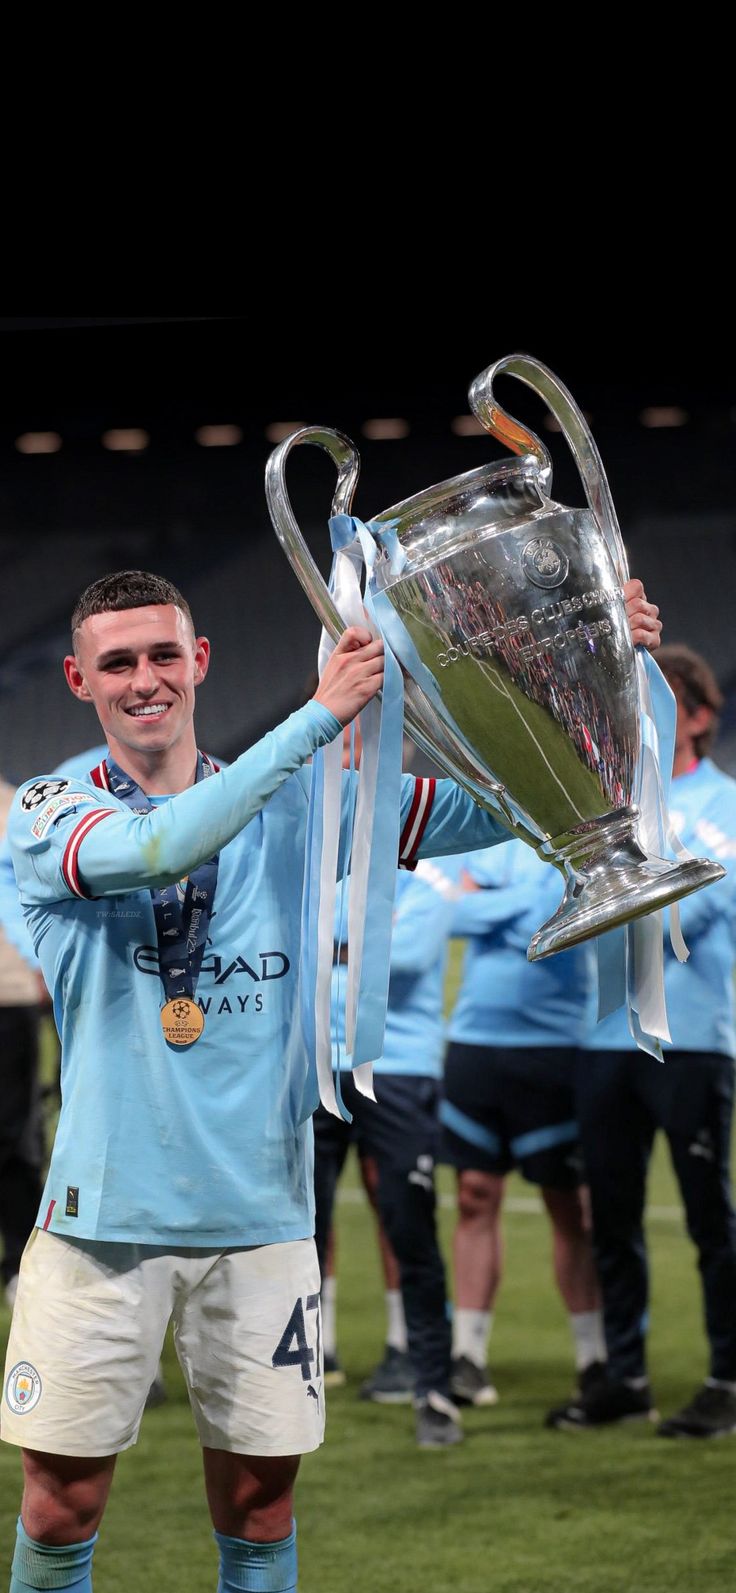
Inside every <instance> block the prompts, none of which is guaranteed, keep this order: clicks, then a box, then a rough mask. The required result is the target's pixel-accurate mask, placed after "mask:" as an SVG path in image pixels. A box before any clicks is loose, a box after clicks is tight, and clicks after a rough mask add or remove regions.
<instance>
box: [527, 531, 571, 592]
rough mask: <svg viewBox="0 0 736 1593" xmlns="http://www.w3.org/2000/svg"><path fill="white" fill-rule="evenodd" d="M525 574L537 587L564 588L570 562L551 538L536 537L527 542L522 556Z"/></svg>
mask: <svg viewBox="0 0 736 1593" xmlns="http://www.w3.org/2000/svg"><path fill="white" fill-rule="evenodd" d="M521 563H522V568H523V570H524V574H525V575H526V576H527V577H528V579H529V580H530V581H533V582H534V585H535V586H542V587H547V588H550V587H553V586H562V583H563V581H564V580H565V579H566V578H567V572H568V570H569V568H570V560H569V559H568V557H567V554H566V553H563V550H562V548H561V547H560V546H559V545H558V543H557V542H553V541H552V538H551V537H535V538H534V541H533V542H527V544H526V547H525V548H524V551H523V553H522V555H521Z"/></svg>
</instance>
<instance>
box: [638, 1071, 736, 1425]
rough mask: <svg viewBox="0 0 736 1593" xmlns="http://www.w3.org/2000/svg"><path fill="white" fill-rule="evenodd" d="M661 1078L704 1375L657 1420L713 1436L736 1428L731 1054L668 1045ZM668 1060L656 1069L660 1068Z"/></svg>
mask: <svg viewBox="0 0 736 1593" xmlns="http://www.w3.org/2000/svg"><path fill="white" fill-rule="evenodd" d="M665 1068H666V1071H667V1078H666V1079H664V1078H658V1079H657V1080H656V1082H655V1087H656V1090H657V1095H658V1112H657V1116H658V1121H659V1122H660V1124H661V1125H662V1127H663V1128H664V1129H665V1132H666V1134H667V1138H668V1140H669V1146H670V1154H671V1157H672V1165H673V1167H674V1170H675V1174H676V1176H677V1181H678V1184H679V1186H680V1192H681V1195H682V1199H683V1202H684V1205H685V1213H686V1216H687V1228H688V1233H689V1235H690V1238H691V1239H692V1241H693V1244H694V1245H695V1246H696V1248H697V1252H698V1265H699V1268H700V1277H701V1282H702V1288H703V1303H704V1307H705V1328H706V1333H707V1335H708V1346H709V1351H710V1356H709V1366H708V1376H707V1378H706V1379H705V1382H704V1383H703V1384H702V1385H701V1386H700V1387H699V1388H698V1390H697V1392H696V1394H695V1396H694V1398H693V1399H692V1400H691V1401H690V1403H689V1404H686V1405H685V1406H684V1407H683V1408H682V1409H681V1410H679V1411H677V1412H676V1414H675V1415H674V1416H670V1417H668V1418H667V1419H666V1420H665V1421H663V1422H662V1423H661V1426H660V1428H659V1434H660V1436H661V1437H663V1438H718V1437H722V1436H724V1435H726V1434H730V1433H735V1432H736V1215H735V1214H734V1208H733V1200H732V1196H731V1167H730V1159H731V1122H732V1117H733V1093H734V1078H733V1073H734V1065H733V1061H732V1059H731V1057H729V1056H726V1055H718V1054H714V1053H711V1052H702V1051H672V1052H668V1054H667V1060H666V1063H665ZM665 1068H663V1069H661V1070H660V1072H661V1073H662V1074H663V1073H664V1072H665Z"/></svg>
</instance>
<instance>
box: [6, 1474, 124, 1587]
mask: <svg viewBox="0 0 736 1593" xmlns="http://www.w3.org/2000/svg"><path fill="white" fill-rule="evenodd" d="M115 1460H116V1456H115V1455H107V1456H102V1457H99V1456H98V1457H89V1458H85V1459H82V1458H80V1457H77V1456H74V1455H45V1454H43V1453H41V1452H40V1451H37V1450H33V1449H26V1450H24V1451H23V1479H24V1486H23V1500H22V1503H21V1512H20V1517H19V1520H18V1525H17V1529H16V1542H15V1552H14V1555H13V1564H12V1574H11V1579H10V1593H26V1589H29V1588H32V1589H36V1588H68V1589H72V1590H73V1593H91V1589H92V1556H93V1553H94V1547H95V1544H96V1542H97V1528H98V1527H99V1524H100V1522H101V1520H102V1516H103V1512H104V1509H105V1505H106V1504H107V1499H108V1495H109V1492H110V1486H111V1483H112V1476H113V1470H114V1468H115Z"/></svg>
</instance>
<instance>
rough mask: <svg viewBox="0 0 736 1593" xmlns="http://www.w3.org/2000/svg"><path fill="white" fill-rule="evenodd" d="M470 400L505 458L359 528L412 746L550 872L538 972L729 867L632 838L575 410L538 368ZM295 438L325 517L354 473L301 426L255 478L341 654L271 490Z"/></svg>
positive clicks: (606, 571) (606, 539)
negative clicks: (559, 499)
mask: <svg viewBox="0 0 736 1593" xmlns="http://www.w3.org/2000/svg"><path fill="white" fill-rule="evenodd" d="M501 372H505V373H507V374H509V375H512V376H515V377H517V378H518V379H519V380H520V381H522V382H524V383H525V384H526V386H528V387H531V388H532V389H533V390H534V391H535V392H536V393H538V394H539V395H540V396H541V397H542V398H543V399H544V401H545V402H546V404H547V406H548V408H549V410H550V411H551V413H552V415H553V416H554V417H555V419H556V421H557V422H558V424H559V426H560V429H561V430H562V432H563V433H564V435H565V437H566V439H567V442H568V444H569V446H570V449H571V451H572V454H573V456H574V458H575V462H576V464H577V467H578V469H579V471H580V475H581V478H582V481H583V486H584V488H585V495H586V498H587V502H588V507H587V509H571V508H566V507H564V506H563V505H561V504H559V503H555V502H554V500H553V499H552V497H551V496H550V490H551V481H552V466H551V461H550V458H549V455H548V453H547V450H546V449H545V447H544V445H543V443H542V442H541V441H540V440H539V438H538V437H536V436H535V434H534V433H533V432H531V431H529V430H528V429H527V428H526V427H525V426H523V425H521V424H520V423H519V422H518V421H516V420H514V419H513V418H512V416H510V415H509V414H507V413H506V412H505V411H504V410H503V409H501V408H500V407H499V405H498V403H497V402H496V399H495V397H494V393H493V382H494V379H495V377H496V376H497V375H498V374H499V373H501ZM469 398H470V404H471V407H472V409H473V411H474V413H475V415H476V416H477V418H478V420H479V421H480V422H481V423H482V425H483V426H484V427H485V428H486V429H487V430H488V431H489V432H490V433H491V434H492V435H493V436H494V437H496V438H498V439H499V440H500V441H501V442H503V443H505V444H506V445H507V446H508V447H509V448H510V449H511V450H512V451H513V453H514V454H516V455H518V457H517V458H516V459H514V460H508V461H506V462H502V463H500V464H499V463H498V462H496V463H494V464H490V465H484V466H482V467H481V468H480V469H478V470H471V471H468V472H467V473H466V474H465V475H462V476H455V477H453V478H452V480H450V481H443V482H441V483H440V484H439V486H435V487H429V488H427V490H426V491H424V492H420V493H417V494H416V496H414V497H412V498H407V499H406V500H405V501H404V502H403V503H398V504H394V505H393V506H392V507H391V508H390V509H386V510H384V511H383V512H382V513H381V514H377V515H374V516H373V518H372V519H371V521H370V522H369V529H370V531H371V532H372V533H373V535H374V537H375V539H376V541H377V543H378V545H379V552H378V556H377V558H376V561H375V564H374V571H373V578H372V585H371V591H372V595H373V600H374V606H375V609H376V612H377V613H378V615H379V617H380V622H381V626H382V629H383V632H384V636H385V637H386V640H387V641H388V643H389V644H390V646H391V647H392V649H393V651H394V653H395V654H396V656H397V658H398V660H399V662H400V664H401V666H402V670H403V672H404V677H405V723H406V730H407V733H408V735H409V736H411V738H412V740H414V741H415V742H416V743H417V744H418V745H419V746H420V747H421V748H422V749H423V751H424V752H426V753H428V754H429V756H430V757H431V758H432V759H433V761H434V762H435V763H436V764H437V765H439V766H440V767H441V768H444V769H446V770H447V773H448V774H450V775H451V776H452V778H453V779H455V780H456V781H458V782H459V784H460V785H462V786H464V787H465V789H466V790H467V791H469V792H470V793H471V795H472V796H473V797H474V798H475V800H476V801H477V802H479V803H480V804H481V806H483V807H486V808H488V809H489V810H490V811H491V812H492V813H494V815H496V816H497V817H500V818H502V819H503V821H504V822H505V823H506V824H507V825H508V827H509V829H510V830H512V831H513V833H514V834H515V835H517V836H520V837H521V838H522V839H523V840H524V841H526V842H527V843H528V844H529V845H531V846H533V847H534V849H535V850H536V852H537V853H538V854H539V856H540V857H542V858H545V859H546V860H547V861H548V862H550V863H552V864H554V865H555V867H556V868H558V869H559V870H560V871H561V873H563V874H564V876H565V879H566V890H565V895H564V898H563V900H562V902H561V904H560V906H559V908H558V909H557V911H556V912H555V913H554V914H553V916H552V917H551V918H550V919H549V920H548V921H547V923H546V924H544V925H542V927H541V928H540V929H539V930H538V931H537V933H536V934H535V935H534V937H533V939H532V941H531V944H530V947H529V952H528V955H529V958H530V959H531V960H532V961H533V960H535V959H537V958H540V957H547V956H549V955H550V954H551V953H552V952H556V951H561V950H563V949H565V948H566V947H569V946H574V945H576V944H577V943H578V942H580V941H583V940H587V939H588V938H589V937H590V936H592V935H597V934H600V933H602V932H603V931H604V930H608V929H613V928H615V927H616V926H617V925H619V924H623V923H626V922H628V921H629V920H630V919H633V918H638V917H640V916H642V915H643V914H645V913H650V912H653V911H654V910H655V909H656V908H659V907H664V906H666V905H667V904H668V903H670V902H674V901H676V900H677V899H678V898H679V897H682V896H686V895H688V894H689V893H690V892H691V891H695V890H698V889H700V887H701V886H703V885H707V884H710V883H711V882H712V881H714V880H718V879H720V878H721V877H722V875H723V872H724V870H723V869H722V868H721V867H720V865H719V864H717V863H713V862H710V861H709V860H707V859H702V858H688V859H686V860H684V861H679V862H676V863H675V862H671V861H668V860H666V859H664V858H661V857H657V856H653V855H651V854H648V853H647V852H646V850H645V849H644V847H643V845H642V843H641V839H640V836H639V834H638V820H639V817H640V815H639V810H638V808H637V807H636V806H635V805H634V804H633V801H632V791H633V786H634V778H635V771H636V768H637V760H638V756H639V738H640V703H639V685H638V672H637V665H636V657H635V653H634V648H633V645H632V642H631V635H630V631H629V627H628V622H627V619H626V610H625V605H624V600H623V594H622V587H623V585H624V583H625V582H626V580H627V579H628V567H627V560H626V553H625V550H624V546H623V542H622V539H621V533H620V531H619V527H618V523H617V520H616V515H615V511H614V508H613V503H612V500H611V496H610V491H609V488H608V483H607V481H606V477H605V473H604V470H603V466H602V463H601V459H600V456H599V454H598V450H597V448H596V445H595V443H594V441H593V438H592V436H591V433H590V430H589V428H588V426H587V424H586V421H585V419H584V417H583V415H582V413H581V412H580V410H579V409H578V407H577V405H576V404H575V402H574V400H573V399H572V397H571V395H570V393H569V392H568V391H567V389H566V388H565V387H564V386H563V385H562V383H561V382H560V381H558V379H557V378H556V377H555V376H554V375H553V374H552V372H551V371H550V370H548V369H547V367H546V366H544V365H542V364H540V362H539V361H538V360H535V359H532V358H531V357H530V356H528V355H521V354H515V355H510V356H508V357H506V358H504V359H502V360H498V361H497V362H496V363H495V364H494V365H491V366H489V367H488V369H487V370H485V371H483V373H482V374H481V375H480V376H479V377H477V379H476V380H475V381H474V382H473V384H472V387H471V389H470V393H469ZM302 443H314V444H316V445H317V446H318V447H320V448H322V449H324V450H325V451H326V452H327V453H328V454H329V455H330V456H331V458H332V459H333V460H334V462H335V465H336V466H337V471H338V482H337V488H336V491H335V495H334V499H333V503H332V513H333V515H335V514H349V513H350V511H351V504H352V498H353V493H354V490H355V486H356V482H357V479H358V473H359V469H360V461H359V457H358V453H357V451H356V449H355V447H354V446H353V444H352V443H351V442H350V441H349V439H348V438H347V437H344V436H342V435H341V434H340V433H339V432H336V431H332V430H329V429H325V428H319V427H306V428H304V429H303V430H301V431H298V432H295V433H294V434H293V435H292V436H290V437H288V438H287V439H286V441H285V442H283V443H281V445H280V446H279V447H278V448H276V449H275V450H274V452H273V453H272V455H271V457H270V459H269V461H268V465H267V467H266V496H267V499H268V506H269V510H270V514H271V518H272V521H273V524H274V527H275V530H276V534H277V536H278V538H279V541H280V542H281V544H282V546H283V548H284V550H285V552H286V554H287V557H288V558H289V560H290V562H291V564H292V565H293V567H294V569H295V571H296V573H297V575H298V577H299V580H300V581H301V583H302V585H303V587H304V589H305V591H306V593H307V596H308V597H309V599H310V601H311V603H312V605H313V607H314V609H315V610H316V613H317V615H318V616H319V618H320V620H321V621H322V624H323V625H324V626H325V628H326V630H327V631H328V632H329V633H330V634H331V636H332V637H333V639H335V640H337V638H338V636H339V635H340V634H341V632H342V631H343V629H344V625H343V622H342V620H341V619H340V616H339V614H338V612H337V609H336V608H335V605H334V603H333V601H332V598H331V597H330V594H329V592H328V590H327V587H326V585H325V583H324V581H323V580H322V577H321V575H320V573H319V571H318V569H317V566H316V565H315V563H314V560H313V559H312V557H311V555H310V553H309V551H308V549H307V547H306V545H305V542H304V539H303V537H302V535H301V533H300V531H299V527H298V525H297V522H296V520H295V517H294V513H293V510H292V507H291V504H290V501H289V497H288V493H287V491H286V485H285V480H284V469H285V465H286V460H287V458H288V455H289V454H290V452H291V450H292V448H295V447H298V446H300V445H301V444H302Z"/></svg>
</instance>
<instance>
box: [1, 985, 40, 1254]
mask: <svg viewBox="0 0 736 1593" xmlns="http://www.w3.org/2000/svg"><path fill="white" fill-rule="evenodd" d="M38 1035H39V1016H38V1010H37V1008H36V1007H0V1237H2V1242H3V1259H2V1262H0V1275H1V1276H2V1280H3V1283H7V1282H8V1280H9V1279H10V1278H12V1277H14V1276H15V1274H16V1273H17V1271H18V1268H19V1266H20V1258H21V1256H22V1254H23V1251H24V1249H25V1245H26V1240H27V1239H28V1237H29V1234H30V1232H31V1229H32V1228H33V1225H34V1223H35V1221H36V1216H37V1213H38V1207H39V1203H40V1200H41V1194H42V1182H41V1162H42V1153H43V1147H42V1133H41V1115H40V1104H39V1084H38Z"/></svg>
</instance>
